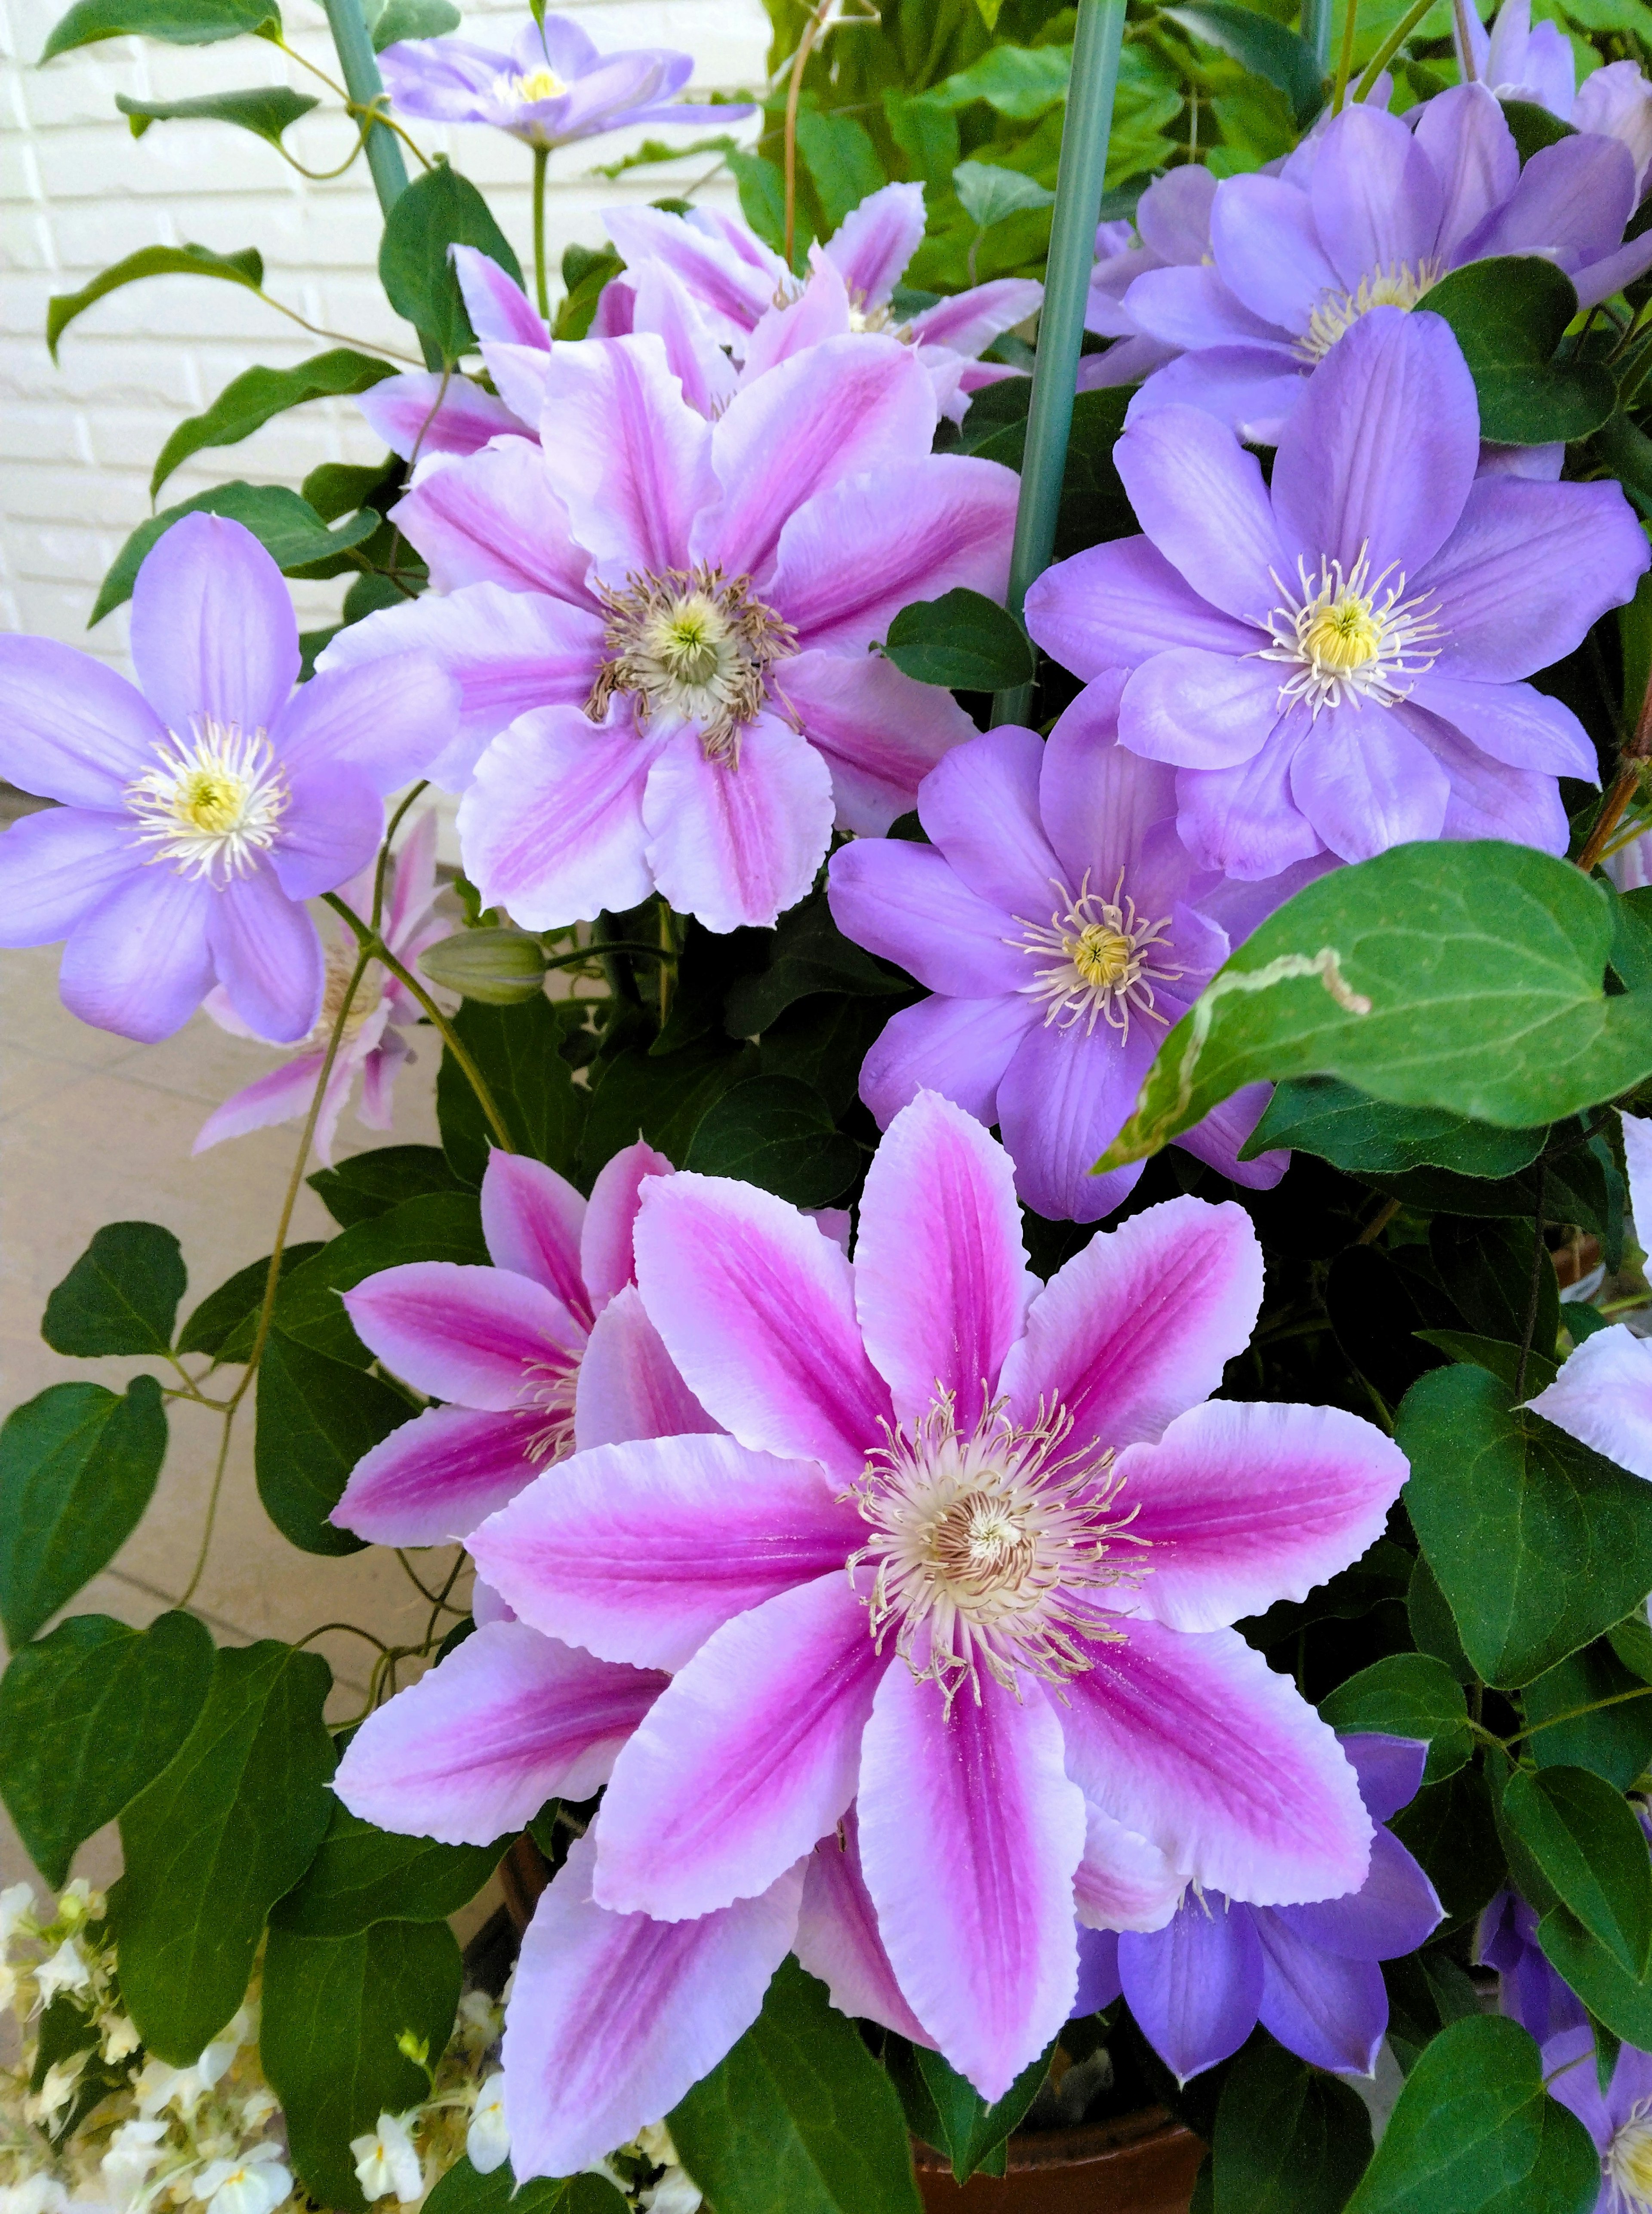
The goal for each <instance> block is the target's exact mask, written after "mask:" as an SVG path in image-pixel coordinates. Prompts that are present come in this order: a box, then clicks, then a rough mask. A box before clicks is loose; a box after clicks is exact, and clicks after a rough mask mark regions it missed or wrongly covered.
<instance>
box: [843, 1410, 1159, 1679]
mask: <svg viewBox="0 0 1652 2214" xmlns="http://www.w3.org/2000/svg"><path fill="white" fill-rule="evenodd" d="M1072 1428H1073V1417H1072V1416H1071V1415H1070V1414H1069V1413H1068V1411H1067V1410H1066V1409H1065V1408H1064V1407H1062V1406H1060V1405H1057V1406H1055V1408H1053V1409H1052V1410H1049V1412H1048V1413H1046V1411H1045V1410H1044V1409H1043V1406H1042V1405H1041V1406H1040V1408H1039V1412H1038V1419H1037V1422H1033V1423H1032V1424H1031V1425H1030V1426H1028V1427H1025V1428H1019V1427H1018V1426H1017V1425H1016V1424H1014V1423H1013V1422H1011V1421H1010V1420H1009V1418H1008V1416H1007V1415H1006V1412H1005V1407H1004V1403H1003V1402H1002V1401H1000V1402H999V1403H998V1404H995V1405H994V1406H991V1407H988V1409H987V1410H986V1412H985V1413H984V1414H983V1415H982V1417H981V1420H980V1422H978V1423H977V1424H976V1428H974V1430H973V1431H970V1432H969V1433H967V1434H965V1433H961V1432H960V1431H959V1429H958V1423H957V1410H956V1407H955V1404H954V1401H953V1398H952V1395H951V1393H950V1392H947V1393H942V1394H940V1395H939V1396H938V1397H937V1398H936V1399H935V1401H934V1404H933V1405H932V1406H931V1407H930V1409H929V1411H928V1412H927V1414H926V1415H924V1416H922V1417H921V1419H920V1420H919V1421H918V1422H915V1423H912V1424H910V1425H907V1424H902V1426H901V1427H900V1428H898V1429H890V1428H889V1427H888V1425H887V1424H885V1426H884V1437H885V1440H886V1442H885V1443H884V1445H882V1446H878V1447H877V1448H876V1449H875V1450H874V1451H873V1452H872V1453H870V1454H869V1455H868V1456H867V1459H866V1468H865V1470H864V1471H863V1472H862V1474H861V1477H860V1482H859V1483H857V1484H856V1485H855V1486H854V1489H852V1490H851V1491H850V1492H849V1493H848V1494H847V1498H848V1499H849V1500H850V1501H853V1503H854V1505H855V1506H857V1507H858V1508H860V1514H861V1516H862V1519H863V1520H865V1521H866V1524H867V1526H868V1527H869V1528H870V1530H871V1532H872V1536H871V1537H870V1538H869V1539H868V1540H867V1542H866V1544H865V1545H864V1546H862V1547H861V1549H860V1551H859V1552H857V1553H856V1554H855V1555H854V1558H853V1559H852V1560H851V1561H850V1563H849V1573H850V1576H851V1579H852V1580H853V1578H854V1572H855V1570H856V1569H857V1568H858V1567H859V1566H860V1563H862V1562H873V1563H876V1564H877V1565H876V1574H875V1576H874V1580H873V1584H872V1595H871V1597H870V1599H869V1600H868V1601H867V1606H868V1610H869V1612H870V1617H871V1625H872V1636H873V1637H874V1639H875V1640H876V1641H877V1642H878V1646H879V1647H880V1648H881V1646H882V1644H883V1642H884V1637H885V1636H887V1635H888V1634H889V1633H890V1630H893V1631H894V1634H895V1649H896V1652H897V1653H898V1654H900V1656H901V1658H902V1660H903V1661H905V1662H906V1664H907V1666H908V1667H909V1668H910V1669H911V1671H912V1673H913V1674H914V1675H915V1677H917V1678H918V1679H919V1681H920V1682H922V1681H923V1680H924V1679H926V1678H930V1679H933V1681H934V1682H935V1683H937V1684H939V1686H940V1688H941V1690H942V1691H943V1692H944V1693H945V1697H946V1700H947V1703H948V1704H949V1705H950V1704H951V1701H952V1699H953V1697H954V1696H955V1695H956V1694H957V1692H958V1688H959V1686H960V1685H963V1684H964V1683H966V1682H967V1683H969V1684H970V1685H973V1687H974V1690H975V1692H976V1697H977V1698H979V1697H980V1695H981V1679H980V1673H979V1672H980V1670H981V1669H982V1668H983V1667H984V1668H985V1669H986V1670H987V1673H988V1674H989V1675H990V1676H991V1677H992V1678H993V1679H994V1682H996V1683H999V1684H1001V1685H1003V1686H1004V1688H1005V1689H1006V1691H1015V1690H1016V1688H1017V1678H1018V1675H1019V1672H1020V1671H1021V1670H1022V1669H1024V1668H1025V1669H1028V1670H1030V1671H1031V1673H1033V1674H1035V1675H1037V1676H1041V1677H1043V1679H1045V1680H1046V1681H1047V1682H1049V1683H1054V1684H1060V1683H1061V1682H1062V1680H1063V1679H1065V1678H1067V1677H1070V1676H1076V1675H1080V1674H1082V1673H1083V1672H1084V1671H1085V1670H1086V1669H1087V1668H1089V1667H1093V1665H1094V1662H1093V1659H1092V1655H1090V1654H1087V1653H1086V1652H1085V1651H1084V1649H1083V1648H1082V1647H1081V1646H1080V1644H1079V1643H1078V1642H1076V1641H1077V1639H1078V1638H1079V1637H1085V1638H1087V1639H1090V1640H1092V1641H1098V1642H1110V1643H1117V1642H1119V1640H1120V1639H1121V1638H1122V1636H1123V1632H1122V1631H1120V1630H1116V1629H1113V1628H1111V1627H1110V1626H1109V1622H1108V1617H1107V1616H1106V1614H1105V1612H1104V1610H1103V1608H1102V1607H1101V1606H1100V1605H1099V1604H1098V1601H1097V1599H1095V1596H1094V1594H1095V1593H1097V1592H1098V1591H1101V1590H1103V1589H1105V1588H1107V1587H1111V1586H1114V1585H1118V1584H1124V1583H1131V1582H1134V1581H1135V1579H1136V1578H1137V1577H1139V1576H1140V1575H1141V1574H1142V1573H1143V1572H1144V1567H1145V1564H1144V1563H1141V1561H1139V1560H1135V1559H1131V1558H1129V1557H1125V1558H1120V1557H1118V1555H1119V1553H1120V1551H1121V1550H1122V1549H1123V1548H1124V1547H1126V1546H1141V1545H1143V1544H1145V1540H1143V1539H1141V1538H1133V1537H1131V1536H1129V1534H1128V1525H1129V1523H1130V1522H1131V1521H1132V1520H1134V1519H1135V1511H1136V1510H1135V1508H1131V1509H1130V1510H1129V1513H1128V1514H1118V1513H1117V1511H1116V1508H1117V1498H1118V1490H1119V1482H1120V1479H1119V1478H1118V1477H1117V1476H1116V1475H1115V1474H1114V1473H1113V1469H1112V1458H1113V1457H1112V1453H1111V1450H1103V1449H1100V1448H1096V1447H1087V1448H1086V1449H1085V1450H1084V1451H1082V1452H1080V1453H1063V1452H1062V1446H1063V1445H1064V1444H1065V1442H1066V1440H1067V1438H1068V1434H1069V1433H1070V1431H1071V1429H1072Z"/></svg>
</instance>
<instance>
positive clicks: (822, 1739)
mask: <svg viewBox="0 0 1652 2214" xmlns="http://www.w3.org/2000/svg"><path fill="white" fill-rule="evenodd" d="M888 1666H889V1663H888V1661H887V1660H886V1659H885V1658H884V1656H882V1655H880V1654H879V1653H878V1649H877V1648H876V1646H875V1645H874V1644H873V1642H872V1630H871V1627H870V1624H869V1623H868V1620H867V1616H866V1605H865V1603H864V1602H863V1601H862V1600H861V1599H859V1598H857V1596H856V1594H855V1593H854V1589H853V1587H851V1585H850V1582H849V1579H848V1577H847V1575H844V1574H843V1572H842V1570H841V1569H838V1570H836V1571H835V1573H833V1574H831V1575H824V1576H821V1577H819V1578H818V1579H817V1581H815V1582H813V1583H809V1584H804V1585H801V1586H800V1587H798V1588H797V1589H795V1590H792V1591H787V1592H781V1593H779V1594H778V1596H777V1597H775V1598H774V1599H768V1600H767V1601H766V1602H765V1603H764V1604H763V1605H762V1606H758V1607H754V1608H753V1609H752V1610H751V1612H750V1613H749V1614H743V1615H740V1616H738V1617H737V1618H736V1619H735V1620H734V1621H732V1622H729V1623H725V1624H724V1626H723V1627H722V1629H720V1630H717V1631H715V1632H714V1633H713V1635H712V1636H710V1637H709V1638H707V1641H706V1642H705V1644H704V1645H702V1646H701V1648H700V1650H699V1652H698V1653H696V1654H694V1658H693V1660H691V1661H689V1662H688V1666H687V1667H685V1668H684V1669H683V1670H682V1673H680V1674H679V1675H677V1676H676V1677H674V1678H673V1679H672V1682H671V1685H670V1690H669V1691H666V1692H665V1693H664V1696H663V1697H662V1698H661V1701H660V1705H659V1709H658V1713H657V1714H656V1715H655V1716H652V1719H651V1720H650V1721H649V1722H646V1723H645V1724H644V1725H643V1727H642V1728H640V1729H639V1731H638V1733H637V1734H636V1736H635V1737H634V1738H633V1739H632V1740H631V1742H630V1744H629V1745H628V1746H627V1748H626V1750H625V1752H624V1754H623V1755H622V1756H621V1759H620V1760H619V1762H618V1763H617V1764H615V1771H614V1777H613V1781H612V1782H611V1783H609V1788H608V1796H607V1798H606V1799H605V1800H604V1801H603V1824H602V1842H601V1845H600V1848H599V1850H598V1853H597V1877H596V1883H595V1887H594V1893H593V1895H594V1896H595V1898H596V1899H597V1903H598V1905H603V1906H607V1907H609V1908H611V1909H613V1910H615V1911H618V1912H620V1913H629V1912H631V1911H635V1910H640V1911H642V1912H644V1913H646V1914H653V1915H658V1916H659V1917H662V1918H663V1919H664V1920H666V1921H672V1922H676V1921H682V1920H686V1919H688V1918H690V1917H693V1916H694V1915H697V1914H706V1913H709V1912H711V1911H713V1910H714V1909H715V1908H717V1907H720V1906H727V1905H729V1904H730V1903H731V1901H732V1900H734V1899H751V1898H755V1897H756V1895H757V1894H758V1893H761V1892H763V1891H766V1890H767V1889H768V1886H769V1885H770V1884H771V1883H773V1882H774V1880H775V1878H776V1876H777V1875H780V1874H781V1873H782V1872H783V1871H784V1870H785V1869H786V1868H790V1867H791V1866H792V1863H793V1862H795V1861H796V1860H797V1859H798V1857H799V1856H800V1855H802V1854H804V1853H806V1852H808V1851H809V1850H810V1849H811V1846H812V1845H814V1844H815V1843H816V1842H817V1839H819V1838H823V1837H824V1836H825V1835H826V1833H827V1832H828V1831H829V1830H831V1829H832V1828H833V1827H834V1826H835V1824H836V1822H837V1821H838V1819H839V1818H840V1816H841V1814H842V1812H843V1810H844V1808H845V1807H847V1805H848V1803H849V1801H851V1800H852V1799H853V1798H854V1787H855V1778H856V1776H857V1774H858V1772H859V1770H860V1735H861V1732H862V1731H863V1730H864V1729H865V1728H866V1718H867V1716H869V1715H870V1714H871V1712H872V1694H873V1692H874V1691H876V1689H877V1687H878V1679H879V1677H880V1676H882V1674H883V1673H884V1670H885V1668H886V1667H888Z"/></svg>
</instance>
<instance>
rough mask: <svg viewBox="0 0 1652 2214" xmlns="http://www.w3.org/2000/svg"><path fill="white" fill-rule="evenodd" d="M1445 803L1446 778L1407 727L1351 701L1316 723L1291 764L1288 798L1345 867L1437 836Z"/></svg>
mask: <svg viewBox="0 0 1652 2214" xmlns="http://www.w3.org/2000/svg"><path fill="white" fill-rule="evenodd" d="M1448 797H1449V787H1448V786H1447V780H1446V773H1445V771H1444V770H1443V769H1442V768H1441V767H1440V765H1439V763H1438V762H1437V761H1435V760H1433V759H1432V758H1431V757H1430V755H1429V750H1428V749H1427V747H1426V746H1424V745H1423V744H1422V743H1420V741H1419V740H1418V739H1417V738H1416V737H1415V736H1414V734H1413V733H1412V732H1411V731H1410V729H1408V728H1407V726H1406V725H1405V724H1404V722H1403V721H1402V720H1401V719H1399V718H1398V716H1396V715H1394V714H1392V713H1390V712H1389V711H1388V710H1387V709H1386V708H1384V707H1361V706H1360V705H1359V704H1358V703H1357V702H1356V701H1355V700H1349V701H1347V702H1345V703H1344V705H1343V706H1340V707H1328V708H1326V709H1325V712H1324V713H1322V714H1319V715H1317V716H1315V718H1314V719H1313V724H1312V728H1311V729H1310V730H1309V731H1308V733H1307V736H1306V737H1305V738H1304V739H1303V741H1302V743H1301V745H1300V747H1299V748H1298V749H1297V752H1296V756H1295V758H1294V761H1292V763H1291V798H1293V799H1294V801H1295V802H1296V804H1297V805H1298V807H1300V809H1301V810H1302V813H1303V814H1304V815H1305V816H1306V817H1307V820H1308V821H1309V823H1312V826H1313V828H1314V829H1315V830H1316V831H1317V832H1318V834H1319V836H1320V838H1322V839H1323V840H1324V841H1325V844H1326V845H1327V846H1329V847H1330V848H1331V852H1332V853H1337V854H1340V856H1341V857H1342V859H1343V860H1344V861H1368V860H1369V859H1371V858H1372V856H1373V855H1374V854H1376V853H1386V851H1387V849H1388V847H1390V846H1403V845H1404V844H1405V843H1406V842H1407V841H1409V840H1411V839H1413V838H1437V837H1439V835H1441V829H1443V827H1444V824H1445V820H1446V803H1447V798H1448Z"/></svg>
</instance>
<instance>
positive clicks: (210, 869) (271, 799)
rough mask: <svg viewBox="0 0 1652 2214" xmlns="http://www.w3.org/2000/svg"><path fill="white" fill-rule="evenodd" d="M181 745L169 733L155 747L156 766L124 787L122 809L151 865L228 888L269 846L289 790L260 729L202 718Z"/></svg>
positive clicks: (250, 867) (273, 837)
mask: <svg viewBox="0 0 1652 2214" xmlns="http://www.w3.org/2000/svg"><path fill="white" fill-rule="evenodd" d="M190 729H191V737H190V741H189V743H187V744H186V743H185V742H184V741H183V740H182V739H181V738H180V737H177V736H176V735H175V733H174V732H172V731H168V733H167V737H166V740H165V741H164V742H163V743H161V744H159V745H157V746H156V749H155V752H156V761H157V763H158V767H156V768H150V769H145V770H144V774H142V776H139V777H135V778H134V779H133V780H132V782H131V783H130V784H129V785H128V786H126V791H125V800H126V804H127V806H128V807H129V808H130V809H131V810H132V813H133V814H134V815H135V816H137V817H138V823H139V824H140V825H141V828H140V829H139V832H138V842H139V844H140V845H144V846H153V847H154V848H155V851H154V853H152V854H151V855H150V859H152V860H156V861H170V862H172V863H173V864H174V866H175V867H176V869H177V872H178V873H179V875H180V876H185V877H206V878H216V879H217V881H218V882H220V883H222V884H228V883H229V879H230V878H232V877H240V876H245V875H247V874H248V872H250V871H251V870H252V869H253V868H254V867H255V866H256V865H257V856H258V855H259V854H260V853H266V852H267V851H268V850H269V848H270V847H272V845H273V844H274V843H275V839H276V833H277V831H278V828H279V826H280V822H281V817H282V815H283V814H284V813H285V809H286V805H287V799H288V796H289V795H288V792H287V787H286V782H285V779H284V778H283V776H282V774H281V772H280V770H279V769H278V768H277V766H276V762H275V755H274V753H273V751H272V749H271V746H270V742H269V740H268V739H267V738H266V737H265V735H264V733H263V731H254V732H253V733H252V734H251V735H250V736H248V735H247V734H246V733H244V732H243V731H242V729H241V727H240V725H238V724H235V723H227V724H226V723H215V722H213V721H212V720H211V719H210V718H202V719H199V721H197V722H194V723H193V724H192V725H191V726H190Z"/></svg>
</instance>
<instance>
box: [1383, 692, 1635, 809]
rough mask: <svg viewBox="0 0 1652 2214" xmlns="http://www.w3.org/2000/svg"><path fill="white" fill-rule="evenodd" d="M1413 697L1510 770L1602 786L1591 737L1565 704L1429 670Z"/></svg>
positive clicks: (1545, 695) (1541, 695)
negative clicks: (1572, 777)
mask: <svg viewBox="0 0 1652 2214" xmlns="http://www.w3.org/2000/svg"><path fill="white" fill-rule="evenodd" d="M1410 696H1411V697H1412V698H1413V699H1414V700H1416V705H1417V706H1419V707H1423V708H1425V709H1426V710H1427V711H1428V713H1429V714H1431V715H1437V716H1439V718H1440V719H1441V721H1442V722H1445V723H1449V724H1450V725H1451V726H1452V728H1453V730H1454V731H1460V732H1461V734H1462V736H1463V737H1465V738H1466V739H1467V740H1468V742H1469V743H1470V744H1471V745H1472V746H1477V747H1478V749H1479V750H1480V751H1481V752H1482V753H1486V754H1490V755H1491V757H1492V759H1493V760H1494V761H1502V763H1503V764H1504V765H1505V766H1506V767H1507V768H1520V769H1535V770H1537V771H1538V772H1539V774H1542V775H1545V776H1575V777H1576V778H1578V779H1579V780H1580V781H1582V783H1585V784H1598V783H1599V782H1600V767H1599V765H1598V763H1597V761H1596V760H1595V754H1594V743H1593V741H1592V740H1591V739H1590V737H1589V734H1588V731H1586V730H1585V729H1584V728H1583V725H1582V724H1581V723H1580V722H1579V721H1578V719H1577V718H1576V715H1575V714H1574V713H1572V711H1571V709H1570V708H1569V706H1567V705H1566V703H1565V702H1564V700H1557V699H1555V698H1553V697H1552V695H1551V694H1549V693H1547V692H1539V690H1538V689H1537V688H1536V686H1535V685H1533V684H1478V683H1475V682H1473V681H1472V680H1471V679H1469V678H1465V677H1458V676H1439V675H1438V674H1436V673H1435V671H1434V670H1429V673H1428V675H1427V676H1420V677H1418V679H1417V681H1416V684H1415V685H1413V687H1412V688H1411V694H1410Z"/></svg>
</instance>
